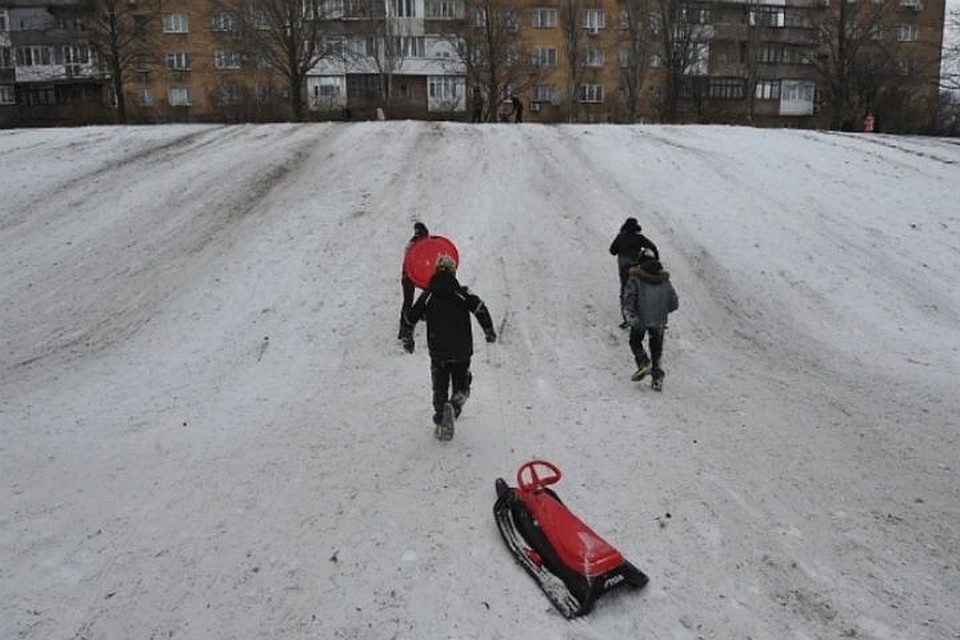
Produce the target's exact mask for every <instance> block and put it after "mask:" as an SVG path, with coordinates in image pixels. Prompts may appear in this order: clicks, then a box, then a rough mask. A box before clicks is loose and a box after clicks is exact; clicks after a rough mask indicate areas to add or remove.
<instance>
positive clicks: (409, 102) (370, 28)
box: [306, 0, 466, 119]
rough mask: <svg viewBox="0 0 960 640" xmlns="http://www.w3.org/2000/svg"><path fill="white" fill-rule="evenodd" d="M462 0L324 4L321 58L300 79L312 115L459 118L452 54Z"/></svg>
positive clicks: (457, 68)
mask: <svg viewBox="0 0 960 640" xmlns="http://www.w3.org/2000/svg"><path fill="white" fill-rule="evenodd" d="M462 17H463V2H462V1H461V0H385V1H381V0H377V1H375V2H353V1H351V0H329V1H328V2H325V3H324V5H323V11H322V17H321V19H322V22H323V29H324V31H325V33H327V34H329V35H328V36H327V39H326V40H327V42H326V52H325V55H324V56H323V57H322V58H321V59H320V60H319V61H318V62H317V64H316V65H315V66H314V68H313V69H312V70H311V72H310V73H309V76H308V78H307V87H306V88H307V95H308V97H309V105H310V109H311V110H312V111H313V112H315V113H317V114H321V115H322V114H327V115H332V116H336V115H337V114H339V113H343V114H345V115H346V116H347V117H355V118H370V117H373V114H375V113H376V110H377V109H378V108H380V109H384V110H385V111H386V112H387V114H388V116H389V117H391V118H456V119H459V118H462V117H463V114H464V113H465V111H466V85H465V81H466V78H465V75H464V65H463V63H462V61H461V60H460V56H459V53H458V50H457V41H458V37H459V36H458V30H459V28H460V24H461V20H462Z"/></svg>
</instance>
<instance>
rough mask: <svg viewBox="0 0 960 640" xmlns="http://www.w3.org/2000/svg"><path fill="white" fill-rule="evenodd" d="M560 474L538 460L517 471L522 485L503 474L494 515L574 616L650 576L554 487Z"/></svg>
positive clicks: (527, 565)
mask: <svg viewBox="0 0 960 640" xmlns="http://www.w3.org/2000/svg"><path fill="white" fill-rule="evenodd" d="M544 471H545V472H546V475H544V476H542V477H541V473H542V472H544ZM560 475H561V474H560V470H559V469H558V468H557V467H556V466H555V465H553V464H552V463H550V462H547V461H545V460H532V461H530V462H527V463H526V464H524V465H522V466H521V467H520V469H519V470H518V471H517V487H516V488H511V487H509V486H507V483H506V482H505V481H504V480H503V479H502V478H498V479H497V483H496V488H497V502H496V504H495V505H494V507H493V513H494V518H495V519H496V521H497V528H498V529H499V530H500V535H501V536H502V537H503V540H504V542H505V543H506V545H507V548H508V549H509V550H510V552H511V553H512V554H513V555H514V558H515V559H516V560H517V562H519V563H520V565H521V566H523V568H524V569H526V571H527V573H529V574H530V575H531V576H532V577H533V579H534V580H535V581H536V582H537V584H538V585H539V586H540V588H541V589H542V590H543V592H544V594H545V595H546V596H547V598H548V599H549V600H550V601H551V602H552V603H553V605H554V606H555V607H556V608H557V609H558V610H559V611H560V613H562V614H563V615H564V616H565V617H566V618H574V617H577V616H581V615H585V614H587V613H589V612H590V611H591V610H592V609H593V605H594V603H595V602H596V600H597V598H599V597H600V596H601V595H603V594H604V593H606V592H608V591H611V590H612V589H615V588H617V587H621V586H625V587H635V588H641V587H643V586H644V585H645V584H646V583H647V582H648V578H647V576H646V575H645V574H644V573H643V572H642V571H640V570H639V569H637V568H636V567H634V566H633V565H632V564H630V563H629V562H627V560H626V559H624V557H623V555H622V554H621V553H620V552H619V551H617V549H616V548H614V547H613V546H612V545H610V544H609V543H608V542H607V541H605V540H604V539H603V538H601V537H600V536H599V535H598V534H597V533H596V532H595V531H593V529H591V528H590V527H589V526H587V525H586V523H584V522H583V521H582V520H580V518H578V517H577V516H576V515H575V514H574V513H573V512H571V511H570V510H569V509H568V508H567V507H566V506H565V505H564V504H563V502H562V501H561V500H560V498H559V496H557V494H556V493H555V492H554V491H553V490H552V489H550V488H549V485H551V484H555V483H556V482H557V481H559V480H560Z"/></svg>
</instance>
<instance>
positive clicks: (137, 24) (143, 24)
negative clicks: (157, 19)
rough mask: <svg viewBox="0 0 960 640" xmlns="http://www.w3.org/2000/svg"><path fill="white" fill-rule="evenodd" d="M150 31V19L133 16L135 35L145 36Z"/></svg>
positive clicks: (142, 16)
mask: <svg viewBox="0 0 960 640" xmlns="http://www.w3.org/2000/svg"><path fill="white" fill-rule="evenodd" d="M149 29H150V17H149V16H144V15H135V16H133V35H135V36H145V35H147V31H149Z"/></svg>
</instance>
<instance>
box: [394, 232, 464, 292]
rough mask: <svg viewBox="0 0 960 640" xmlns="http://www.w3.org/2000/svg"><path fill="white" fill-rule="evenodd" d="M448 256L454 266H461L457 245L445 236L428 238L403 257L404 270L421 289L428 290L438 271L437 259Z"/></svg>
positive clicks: (416, 244)
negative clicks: (434, 274)
mask: <svg viewBox="0 0 960 640" xmlns="http://www.w3.org/2000/svg"><path fill="white" fill-rule="evenodd" d="M442 255H448V256H450V257H451V258H453V262H454V264H456V265H457V266H458V267H459V266H460V253H459V252H458V251H457V245H455V244H453V241H452V240H450V239H449V238H446V237H444V236H427V237H426V238H424V239H423V240H418V241H417V242H414V243H413V244H412V245H410V248H409V249H407V252H406V254H404V256H403V270H404V272H405V273H406V274H407V277H408V278H410V279H411V280H412V281H413V284H415V285H417V286H418V287H420V288H421V289H426V288H427V285H429V284H430V278H432V277H433V273H434V271H435V270H436V264H437V258H439V257H440V256H442Z"/></svg>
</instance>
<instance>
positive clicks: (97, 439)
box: [0, 121, 960, 640]
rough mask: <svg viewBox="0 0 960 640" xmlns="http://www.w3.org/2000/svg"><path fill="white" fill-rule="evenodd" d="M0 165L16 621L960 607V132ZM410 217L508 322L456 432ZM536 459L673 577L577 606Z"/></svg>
mask: <svg viewBox="0 0 960 640" xmlns="http://www.w3.org/2000/svg"><path fill="white" fill-rule="evenodd" d="M0 191H2V200H0V301H2V304H0V485H2V490H0V558H2V562H0V637H2V638H11V639H14V638H20V639H30V640H49V639H56V640H72V639H77V640H79V639H90V640H94V639H126V638H139V639H160V638H190V639H198V640H218V639H223V640H227V639H248V638H250V639H253V638H256V639H269V640H288V639H299V638H323V639H326V638H333V639H359V638H363V639H367V638H371V639H407V640H425V639H426V640H432V639H443V638H451V639H453V638H456V639H463V638H477V639H482V640H495V639H503V640H516V639H518V638H531V639H541V638H542V639H548V640H549V639H558V640H594V639H625V638H637V639H645V640H649V639H662V640H674V639H686V638H689V639H694V640H696V639H701V638H702V639H715V640H733V639H747V638H751V639H753V640H767V639H771V640H772V639H776V640H808V639H810V640H813V639H821V638H861V639H863V638H867V639H877V640H880V639H883V640H887V639H891V640H893V639H897V640H899V639H903V640H923V639H930V640H942V639H946V638H960V607H958V606H957V605H958V603H960V553H958V549H960V478H958V473H960V447H958V437H960V418H958V415H960V413H958V409H960V399H958V386H957V383H958V380H960V353H958V349H960V287H958V276H957V274H958V272H960V145H958V143H957V141H956V140H948V139H937V138H907V137H892V136H886V135H864V134H837V133H828V132H813V131H796V130H777V131H773V130H756V129H749V128H737V127H706V126H684V127H681V126H676V127H673V126H641V125H638V126H602V125H601V126H582V125H564V126H541V125H536V124H524V125H500V124H497V125H486V124H485V125H473V126H470V125H463V124H456V123H427V122H404V121H395V122H361V123H327V124H324V123H319V124H276V125H243V126H216V125H171V126H164V127H90V128H79V129H56V130H53V129H50V130H5V131H0ZM628 216H634V217H636V218H638V220H639V221H640V224H641V225H642V227H643V231H644V233H645V234H646V235H647V236H648V237H650V238H651V239H652V240H653V241H654V242H655V243H657V245H658V246H659V248H660V251H661V255H662V258H663V262H664V265H665V267H666V269H667V270H668V271H669V272H670V273H671V280H672V282H673V283H674V286H675V287H676V289H677V292H678V294H679V296H680V309H679V310H678V311H677V312H675V313H674V314H673V315H672V316H671V324H670V328H669V331H668V333H667V339H666V347H665V355H664V363H663V365H664V368H665V369H666V372H667V376H666V381H665V385H664V390H663V392H662V393H657V392H654V391H652V390H651V389H650V387H649V386H648V385H649V383H648V382H644V383H634V382H631V381H630V374H631V373H632V372H633V369H634V367H633V362H632V358H631V356H630V353H629V347H628V345H627V334H626V333H624V332H623V331H622V330H620V329H619V328H618V327H617V324H618V323H619V321H620V314H619V310H618V301H617V292H618V282H617V274H616V261H615V259H614V258H613V257H612V256H611V255H610V254H609V253H608V251H607V249H608V247H609V245H610V242H611V241H612V239H613V237H614V235H615V234H616V232H617V230H618V228H619V226H620V224H621V223H622V222H623V220H624V219H625V218H626V217H628ZM416 220H422V221H423V222H424V223H426V225H427V226H428V227H429V228H430V231H431V232H433V233H437V234H442V235H445V236H448V237H449V238H451V239H453V240H454V241H455V242H456V243H457V245H458V248H459V251H460V256H461V265H460V270H459V277H460V279H461V281H462V282H463V283H464V284H466V285H468V286H470V288H471V290H472V291H474V292H475V293H477V294H478V295H480V296H481V298H483V299H484V301H485V302H486V303H487V306H488V308H489V309H490V311H491V313H492V315H493V318H494V321H495V324H496V326H497V328H498V330H499V334H500V339H499V341H498V342H497V343H494V344H487V343H485V342H484V341H483V340H482V334H481V332H480V331H479V330H478V327H476V325H475V326H474V328H475V337H476V338H477V340H476V351H475V354H474V359H473V373H474V376H475V379H474V386H473V394H472V396H471V398H470V401H469V402H468V403H467V405H466V407H465V409H464V413H463V415H462V416H461V418H460V420H459V421H458V423H457V431H456V436H455V438H454V440H453V441H451V442H448V443H442V442H438V441H436V440H435V439H434V437H433V428H432V424H431V422H430V417H431V412H432V410H431V407H430V390H429V359H428V355H427V349H426V340H425V328H424V327H423V326H422V325H420V326H418V327H417V350H416V352H415V353H414V354H413V355H409V354H407V353H404V352H403V350H402V349H401V348H400V346H399V344H398V343H397V340H396V333H397V318H398V313H399V309H400V299H401V298H400V287H399V275H400V263H401V257H402V252H403V248H404V245H405V243H406V242H407V240H408V239H409V237H410V235H411V234H412V225H413V222H414V221H416ZM532 458H544V459H547V460H550V461H552V462H554V463H556V464H557V465H558V466H559V467H560V468H561V469H562V471H563V473H564V476H563V479H562V480H561V482H560V483H559V484H558V485H556V486H555V488H556V490H557V492H558V493H559V495H560V496H561V497H562V498H563V500H564V502H565V503H566V504H567V505H568V506H569V507H570V508H571V509H572V510H573V511H574V512H575V513H576V514H577V515H578V516H579V517H580V518H581V519H583V520H584V521H585V522H586V523H588V524H589V525H590V527H591V528H592V529H594V530H595V531H596V532H598V533H599V534H600V535H602V536H603V537H604V539H606V540H607V541H609V542H610V543H611V544H613V545H614V546H616V547H617V548H618V549H619V550H620V551H621V552H622V553H623V554H624V556H625V557H626V558H627V559H629V560H630V561H631V562H632V563H633V564H635V565H636V566H637V567H639V568H640V569H642V570H643V571H644V572H646V573H647V574H648V575H649V576H650V583H649V585H648V586H647V587H646V588H645V589H643V590H641V591H626V590H625V591H620V592H615V593H613V594H610V595H608V596H605V597H604V598H602V599H601V600H600V601H599V602H598V604H597V606H596V608H595V610H594V611H593V613H591V614H590V615H589V616H588V617H585V618H580V619H577V620H574V621H571V622H568V621H566V620H564V619H563V618H562V617H561V616H560V615H559V614H558V613H557V612H556V611H555V610H554V609H553V608H552V607H551V606H550V604H549V602H548V601H547V599H546V598H545V597H544V595H543V594H542V593H541V592H540V591H539V590H538V589H537V587H536V585H535V583H534V582H533V581H532V580H531V579H530V578H529V576H527V575H526V574H525V573H524V571H523V570H522V569H521V567H520V566H519V565H518V564H517V563H516V562H514V560H513V558H512V556H511V555H510V554H509V553H508V551H507V549H506V547H505V545H504V544H503V541H502V540H501V539H500V536H499V534H498V531H497V528H496V525H495V522H494V520H493V517H492V511H491V509H492V506H493V503H494V500H495V492H494V481H495V479H496V478H498V477H503V478H505V479H506V480H507V481H508V483H510V484H511V485H515V484H516V480H515V477H514V474H515V472H516V469H517V468H518V467H519V465H520V464H522V463H523V462H525V461H527V460H529V459H532Z"/></svg>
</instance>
